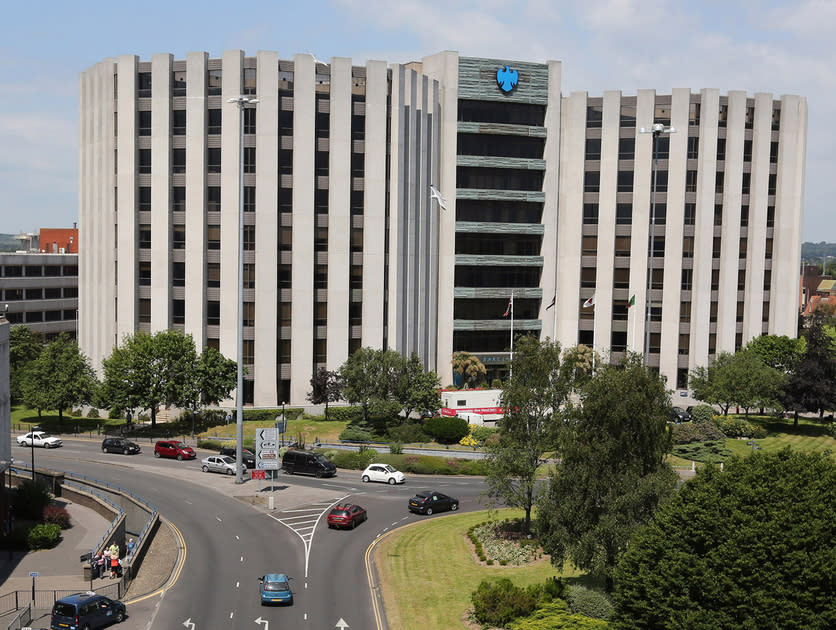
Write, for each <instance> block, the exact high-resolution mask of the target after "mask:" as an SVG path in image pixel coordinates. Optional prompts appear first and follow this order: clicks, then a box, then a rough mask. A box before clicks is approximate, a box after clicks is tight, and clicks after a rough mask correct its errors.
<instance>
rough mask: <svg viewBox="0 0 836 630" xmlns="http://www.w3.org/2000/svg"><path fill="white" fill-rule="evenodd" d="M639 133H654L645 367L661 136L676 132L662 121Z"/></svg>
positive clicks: (648, 341)
mask: <svg viewBox="0 0 836 630" xmlns="http://www.w3.org/2000/svg"><path fill="white" fill-rule="evenodd" d="M639 133H652V134H653V182H652V184H651V187H650V248H649V252H648V268H647V297H646V304H645V312H644V367H647V366H648V365H649V364H650V302H651V300H650V292H651V291H652V290H653V257H654V254H655V252H654V251H653V249H654V245H655V242H656V176H657V173H658V171H659V136H661V135H662V134H663V133H668V134H670V133H676V129H674V128H673V127H665V125H663V124H662V123H653V126H652V127H651V128H650V129H645V128H644V127H642V128H641V129H639Z"/></svg>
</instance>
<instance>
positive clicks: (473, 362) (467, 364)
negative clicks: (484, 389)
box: [452, 352, 487, 387]
mask: <svg viewBox="0 0 836 630" xmlns="http://www.w3.org/2000/svg"><path fill="white" fill-rule="evenodd" d="M452 364H453V371H454V372H456V373H457V374H461V375H462V377H463V378H464V382H465V384H466V385H467V384H470V387H475V386H476V385H477V384H478V383H480V382H481V381H483V380H484V379H485V375H486V374H487V369H486V368H485V365H484V364H483V363H482V362H481V361H480V360H479V359H477V358H476V357H475V356H473V355H472V354H470V353H469V352H454V353H453V360H452Z"/></svg>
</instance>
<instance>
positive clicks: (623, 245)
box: [615, 236, 630, 256]
mask: <svg viewBox="0 0 836 630" xmlns="http://www.w3.org/2000/svg"><path fill="white" fill-rule="evenodd" d="M615 255H616V256H629V255H630V237H629V236H616V237H615Z"/></svg>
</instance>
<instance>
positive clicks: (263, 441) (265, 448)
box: [255, 428, 280, 470]
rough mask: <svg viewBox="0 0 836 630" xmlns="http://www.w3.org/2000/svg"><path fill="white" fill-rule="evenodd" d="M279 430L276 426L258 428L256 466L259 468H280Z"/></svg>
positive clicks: (256, 434) (256, 435) (256, 433)
mask: <svg viewBox="0 0 836 630" xmlns="http://www.w3.org/2000/svg"><path fill="white" fill-rule="evenodd" d="M278 439H279V436H278V431H277V430H276V429H275V428H267V429H257V430H256V432H255V466H256V468H258V469H259V470H278V469H279V467H280V465H279V448H278Z"/></svg>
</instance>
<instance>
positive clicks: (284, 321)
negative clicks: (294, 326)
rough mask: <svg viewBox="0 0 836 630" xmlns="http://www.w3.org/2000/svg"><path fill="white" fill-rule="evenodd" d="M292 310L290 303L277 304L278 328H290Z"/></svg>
mask: <svg viewBox="0 0 836 630" xmlns="http://www.w3.org/2000/svg"><path fill="white" fill-rule="evenodd" d="M292 312H293V309H292V308H291V304H290V302H279V326H290V325H291V322H292V319H291V314H292Z"/></svg>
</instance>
